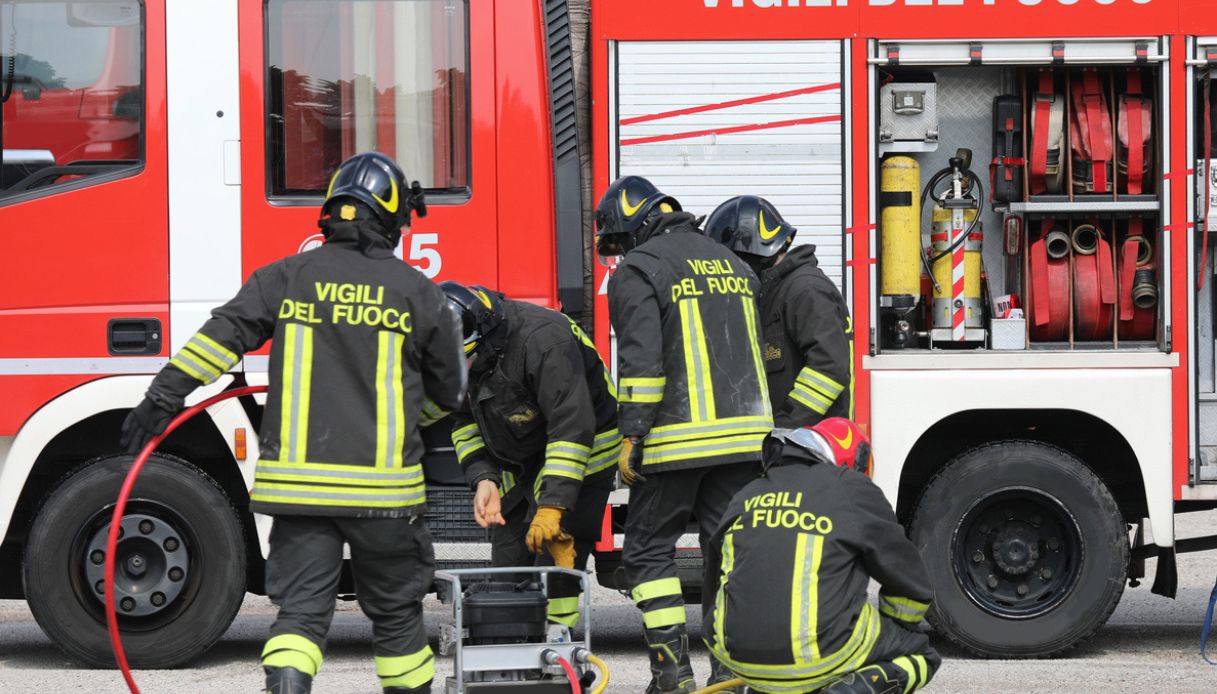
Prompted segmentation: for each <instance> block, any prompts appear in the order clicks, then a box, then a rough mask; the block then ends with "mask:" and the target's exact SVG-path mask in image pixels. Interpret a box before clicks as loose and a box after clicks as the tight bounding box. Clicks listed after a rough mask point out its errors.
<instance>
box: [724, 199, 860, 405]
mask: <svg viewBox="0 0 1217 694" xmlns="http://www.w3.org/2000/svg"><path fill="white" fill-rule="evenodd" d="M705 226H706V235H707V236H709V237H710V238H712V239H714V240H716V241H719V242H720V243H723V244H725V245H726V246H727V247H728V248H730V249H731V250H733V251H735V253H736V255H738V256H739V257H740V258H741V259H742V260H743V261H744V262H746V263H748V266H749V267H751V268H752V269H753V271H754V272H756V273H757V275H758V276H759V277H760V279H761V294H760V298H759V299H758V301H757V303H758V304H759V307H760V312H761V326H762V329H763V331H764V332H763V333H762V335H763V338H764V342H763V348H764V350H765V371H766V375H767V376H768V379H769V395H770V397H771V398H773V422H774V425H775V426H778V427H787V428H789V427H799V426H807V425H811V424H815V423H816V422H818V421H820V420H821V419H824V418H825V417H846V418H849V419H852V418H853V414H854V412H853V385H852V384H853V361H854V330H853V323H852V322H851V321H850V317H849V309H848V308H847V307H846V305H845V299H843V298H842V297H841V292H840V291H838V290H837V287H836V285H835V284H833V282H832V280H830V279H829V278H828V276H827V275H825V274H824V271H823V270H821V269H820V268H819V262H818V260H817V259H816V247H815V246H813V245H810V244H805V245H801V246H796V247H794V248H791V242H792V241H794V237H795V234H796V233H797V230H796V229H795V228H794V227H793V226H791V225H790V224H789V223H788V222H786V221H785V220H784V219H782V216H781V215H780V214H778V211H777V209H776V208H775V207H774V206H773V205H771V204H770V203H769V201H768V200H765V199H764V198H759V197H756V196H754V195H743V196H740V197H736V198H731V199H730V200H728V201H726V202H724V203H723V204H722V205H719V206H718V209H716V210H714V212H713V213H711V214H710V218H709V219H707V220H706V225H705Z"/></svg>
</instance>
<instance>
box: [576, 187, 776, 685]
mask: <svg viewBox="0 0 1217 694" xmlns="http://www.w3.org/2000/svg"><path fill="white" fill-rule="evenodd" d="M596 227H597V245H596V250H597V252H598V253H599V254H600V255H601V256H602V257H606V256H624V258H623V259H622V260H621V262H620V264H619V265H618V266H617V270H616V271H615V272H614V273H613V275H612V278H611V279H610V280H609V285H608V301H609V318H610V320H611V321H612V324H613V328H614V329H615V330H616V333H617V374H618V377H619V380H618V383H617V385H618V391H619V393H620V397H619V401H620V418H619V422H620V426H621V433H622V435H624V436H626V437H628V440H629V443H628V444H627V445H626V446H625V447H624V448H623V451H624V453H623V455H622V458H621V464H620V469H621V476H622V479H623V480H624V481H625V482H626V483H627V484H632V486H631V488H630V504H629V515H628V516H627V517H626V527H625V547H624V548H623V551H622V555H621V560H622V564H623V566H624V569H625V578H626V581H627V582H628V583H629V586H630V595H631V597H632V598H633V599H634V602H635V603H636V604H637V605H638V607H639V609H640V610H642V621H643V625H644V626H645V628H646V639H647V645H648V647H649V648H650V651H651V653H650V655H651V683H650V685H649V686H648V688H647V690H646V691H647V692H648V694H673V693H679V692H690V691H693V690H694V689H696V687H695V686H694V684H693V682H694V676H693V668H692V665H691V664H690V662H689V648H688V646H689V644H688V634H687V631H686V629H685V603H684V597H683V596H684V590H683V588H682V586H681V583H680V577H679V576H678V574H677V567H676V542H677V541H678V540H679V539H680V537H681V535H683V534H684V533H685V532H686V530H687V528H688V523H689V521H690V519H691V517H695V518H696V519H697V523H698V529H699V539H700V540H701V542H702V544H703V546H705V544H706V543H707V542H709V540H710V536H711V534H712V533H713V532H714V530H715V529H716V528H717V527H718V520H719V518H721V517H722V513H723V511H724V510H725V509H726V507H727V503H728V502H729V501H730V500H731V497H732V496H734V495H735V493H736V492H737V491H739V490H740V489H742V488H743V487H744V485H746V484H748V483H749V482H750V481H752V480H753V479H755V478H756V476H757V475H759V474H760V464H759V463H760V459H761V442H762V441H763V440H764V438H765V435H766V434H768V433H769V430H770V429H771V428H772V425H773V418H772V416H771V413H770V407H769V393H768V391H767V390H766V385H765V367H764V363H763V361H762V358H761V349H760V344H759V340H758V339H757V335H758V334H759V331H760V323H759V321H758V320H757V312H756V301H755V296H756V291H757V279H756V276H755V275H754V274H753V273H752V271H751V270H750V269H748V267H747V266H746V265H745V264H744V263H743V261H741V260H740V259H739V258H737V257H736V256H734V255H732V253H731V252H730V251H729V250H727V249H726V248H723V247H722V245H720V244H718V243H715V242H714V241H711V240H710V239H708V238H706V236H705V235H704V234H703V233H702V232H701V229H699V228H698V226H697V220H696V219H695V218H694V217H693V215H691V214H689V213H687V212H682V211H681V210H680V204H679V203H678V202H677V201H676V199H675V198H673V197H671V196H668V195H665V194H664V193H662V192H660V191H659V190H658V189H657V188H656V187H655V186H654V184H652V183H651V182H650V181H648V180H646V179H645V178H641V177H639V176H626V177H624V178H621V179H618V180H617V181H615V182H614V183H613V184H612V185H610V186H609V187H608V190H607V191H606V192H605V193H604V196H603V197H602V198H601V200H600V203H599V205H598V206H597V208H596ZM714 578H715V579H717V575H715V576H714ZM715 585H716V584H707V585H705V586H703V588H702V589H703V591H706V592H707V594H711V595H712V594H713V592H714V588H715ZM710 666H711V670H710V677H709V683H710V684H715V683H720V682H723V681H726V680H731V679H733V678H732V676H731V673H730V672H728V671H727V670H726V669H725V668H724V667H723V666H722V664H721V663H719V662H718V661H716V660H714V659H713V658H711V662H710Z"/></svg>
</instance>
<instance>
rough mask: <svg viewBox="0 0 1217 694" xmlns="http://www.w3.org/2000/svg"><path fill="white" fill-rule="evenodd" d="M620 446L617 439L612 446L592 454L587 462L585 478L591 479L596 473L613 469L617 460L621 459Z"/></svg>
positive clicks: (619, 441) (619, 440)
mask: <svg viewBox="0 0 1217 694" xmlns="http://www.w3.org/2000/svg"><path fill="white" fill-rule="evenodd" d="M621 446H622V443H621V439H620V438H618V439H617V441H615V442H614V443H613V445H612V446H610V447H608V448H605V449H603V450H601V451H599V452H598V453H595V454H593V455H592V457H591V458H590V459H589V460H588V461H587V475H585V477H591V476H592V475H594V474H596V473H599V472H604V471H605V470H608V469H609V468H612V467H615V466H616V465H617V459H618V458H620V457H621Z"/></svg>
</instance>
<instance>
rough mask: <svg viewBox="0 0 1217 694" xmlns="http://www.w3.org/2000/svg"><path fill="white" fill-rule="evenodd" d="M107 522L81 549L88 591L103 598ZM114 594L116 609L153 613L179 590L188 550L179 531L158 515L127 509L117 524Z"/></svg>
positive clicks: (127, 613)
mask: <svg viewBox="0 0 1217 694" xmlns="http://www.w3.org/2000/svg"><path fill="white" fill-rule="evenodd" d="M109 532H110V524H109V523H106V524H105V525H104V526H103V527H102V528H101V529H99V530H98V531H97V532H96V533H94V534H93V537H92V539H91V540H90V542H89V545H88V547H86V548H85V552H84V555H85V556H84V571H85V576H86V577H87V578H88V581H89V584H90V585H92V586H93V587H94V590H93V597H94V598H96V599H97V600H98V601H99V602H102V603H104V602H105V594H104V593H105V588H104V586H105V582H104V581H105V563H106V539H107V538H108V536H109ZM116 551H117V555H116V556H115V562H114V565H115V570H114V574H115V575H114V598H115V601H116V602H117V605H116V610H117V612H118V614H119V615H122V616H129V617H146V616H149V615H154V614H156V613H158V612H160V611H161V610H163V609H165V608H166V607H167V606H169V605H170V604H172V603H173V601H174V600H175V599H176V598H177V597H178V596H179V595H180V594H181V592H182V588H183V587H184V586H185V585H186V580H185V579H186V578H187V576H189V571H190V554H189V552H187V551H186V544H185V543H184V542H182V538H181V534H180V533H179V532H178V530H177V529H176V528H175V527H173V525H171V524H170V523H167V522H166V521H164V520H163V519H161V518H157V517H155V516H150V515H145V514H130V515H127V516H124V517H123V520H122V523H121V524H120V525H119V535H118V546H117V548H116Z"/></svg>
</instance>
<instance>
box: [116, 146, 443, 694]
mask: <svg viewBox="0 0 1217 694" xmlns="http://www.w3.org/2000/svg"><path fill="white" fill-rule="evenodd" d="M412 210H416V211H417V212H418V213H419V215H420V216H421V215H423V214H425V211H426V208H425V207H424V206H423V201H422V190H421V189H420V188H419V187H418V184H417V183H414V184H413V186H411V185H409V184H407V182H406V179H405V176H404V175H403V173H402V171H401V169H400V168H398V166H397V164H396V163H394V162H393V160H391V159H389V158H388V157H386V156H384V155H382V154H379V153H365V154H359V155H356V156H354V157H352V158H351V159H348V160H347V161H346V162H344V163H343V164H342V165H341V166H339V168H338V170H337V171H336V172H335V173H334V177H333V179H332V180H331V182H330V188H329V192H328V193H327V195H326V200H325V202H324V204H323V206H322V218H321V221H320V222H319V223H320V224H321V226H322V229H323V232H324V234H325V237H326V243H325V245H324V246H322V247H320V248H318V249H316V250H311V251H308V252H305V253H300V254H298V255H294V256H290V257H287V258H284V259H283V260H279V261H277V262H274V263H271V264H270V265H267V266H266V267H263V268H260V269H258V270H257V271H255V272H254V273H253V275H252V276H250V278H249V280H248V281H247V282H246V283H245V285H244V286H243V287H241V290H240V292H238V293H237V295H236V297H235V298H233V299H232V300H231V301H229V302H228V303H227V304H225V305H224V306H221V307H219V308H217V309H216V310H215V311H213V312H212V318H211V319H210V320H209V321H207V322H206V323H205V324H204V325H203V327H202V328H201V329H200V330H199V331H198V332H197V333H195V335H194V336H193V337H191V338H190V340H189V341H187V343H186V345H185V347H183V348H182V350H181V351H180V352H178V353H177V354H176V355H175V356H174V357H173V358H172V359H171V360H170V362H169V365H168V366H166V367H165V368H164V369H163V370H161V372H160V373H159V374H158V375H157V377H156V378H155V379H154V380H153V382H152V386H151V387H150V388H149V389H148V394H147V397H146V398H145V399H144V401H143V402H141V403H140V404H139V406H137V407H136V408H135V409H134V410H132V412H131V414H130V415H129V416H128V417H127V420H126V421H125V422H124V424H123V446H124V447H125V448H126V449H127V450H129V451H136V450H139V449H140V448H141V447H142V446H143V445H144V443H145V442H146V441H147V440H148V439H149V438H151V437H152V436H154V435H156V434H157V433H159V432H161V431H163V430H164V428H165V426H166V425H167V424H168V422H169V420H170V419H171V418H172V417H173V416H174V415H175V414H176V413H177V412H178V411H179V410H180V409H181V408H182V405H183V400H184V398H185V396H186V395H187V394H189V393H190V392H191V391H193V390H194V389H195V388H197V387H199V386H201V385H206V384H208V383H212V382H214V381H215V380H217V379H218V378H219V377H220V376H221V374H223V373H224V372H226V371H228V370H229V369H230V368H232V367H233V366H235V365H236V363H237V361H238V360H239V359H240V358H241V355H243V354H245V353H246V352H249V351H250V350H253V349H256V348H258V347H259V346H261V345H262V344H263V343H265V342H266V341H267V340H268V339H272V338H273V340H274V343H273V347H272V348H271V354H270V391H269V393H268V395H267V400H266V410H265V412H264V414H263V417H262V426H261V436H260V446H261V455H260V458H259V460H258V464H257V468H256V470H255V478H254V486H253V490H252V491H251V492H250V510H251V511H253V512H255V513H265V514H270V515H272V516H274V517H275V522H274V526H273V528H272V529H271V535H270V556H269V557H268V558H267V563H266V589H267V593H268V594H269V595H270V597H271V599H272V600H273V601H274V602H275V603H276V604H277V605H279V615H278V617H277V618H276V620H275V623H274V624H273V625H272V626H271V630H270V634H271V635H270V639H269V640H268V641H267V642H266V646H265V648H264V649H263V651H262V666H263V668H264V669H265V670H266V691H268V692H271V693H272V694H287V693H289V692H290V693H291V694H296V693H298V692H308V691H309V690H310V688H311V685H312V678H313V677H314V676H315V675H316V674H317V669H318V668H319V667H320V665H321V660H322V652H323V651H324V650H325V634H326V631H327V630H328V629H329V625H330V620H331V618H332V617H333V613H334V604H335V598H336V593H337V589H338V579H339V575H340V574H341V571H342V561H343V559H342V557H343V544H344V543H345V544H348V545H349V546H350V548H351V562H352V569H353V573H354V577H355V588H356V592H357V593H358V597H359V603H360V606H361V607H362V608H363V611H364V612H365V613H366V614H367V615H368V617H369V618H371V620H372V633H373V639H374V641H375V651H376V673H377V674H378V675H379V676H380V681H381V685H382V686H383V687H384V691H385V692H392V693H393V694H406V693H410V694H424V693H428V692H430V691H431V680H432V678H433V676H434V673H435V665H434V660H433V657H432V653H431V648H430V647H429V646H428V645H427V634H426V631H425V628H424V624H423V617H422V603H421V600H422V598H423V596H424V595H425V594H426V592H427V591H428V590H429V589H430V584H431V576H432V573H433V571H434V568H435V557H434V552H433V550H432V545H431V537H430V535H429V534H428V532H427V527H426V524H425V522H424V521H423V518H422V513H423V511H424V510H425V507H424V502H425V493H426V492H425V486H424V479H423V469H422V465H421V460H422V453H423V444H422V440H421V439H420V437H419V435H418V427H419V425H420V424H423V423H426V422H427V421H428V420H430V419H434V418H438V417H440V416H442V414H443V411H444V410H451V409H454V408H456V407H457V406H459V404H460V397H461V393H462V392H463V390H464V385H465V364H464V360H463V359H462V358H461V348H460V332H459V327H458V325H457V317H456V316H455V315H453V313H452V312H451V310H449V308H448V305H447V301H446V298H445V296H444V293H443V291H441V290H440V288H439V287H438V286H436V285H435V284H434V283H432V282H431V281H430V280H428V279H427V278H426V277H424V276H423V275H422V274H421V273H420V272H418V271H417V270H415V269H413V268H411V267H410V266H409V265H406V264H405V263H403V262H401V261H400V260H398V259H397V258H396V257H394V255H393V249H394V248H395V247H396V246H397V242H398V240H399V239H400V237H401V229H402V227H405V226H408V225H409V223H410V215H411V211H412Z"/></svg>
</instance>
